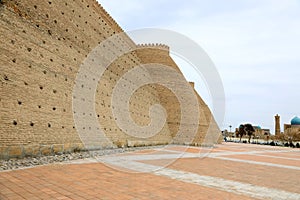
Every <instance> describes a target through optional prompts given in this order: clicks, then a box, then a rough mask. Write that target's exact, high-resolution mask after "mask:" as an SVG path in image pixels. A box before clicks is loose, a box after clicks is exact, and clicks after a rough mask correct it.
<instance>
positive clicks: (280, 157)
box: [255, 154, 300, 161]
mask: <svg viewBox="0 0 300 200" xmlns="http://www.w3.org/2000/svg"><path fill="white" fill-rule="evenodd" d="M255 156H262V157H268V158H279V159H286V160H295V161H297V160H298V161H300V159H299V158H288V157H282V156H270V155H262V154H255Z"/></svg>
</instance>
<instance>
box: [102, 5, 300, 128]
mask: <svg viewBox="0 0 300 200" xmlns="http://www.w3.org/2000/svg"><path fill="white" fill-rule="evenodd" d="M98 1H99V3H100V4H101V5H102V6H103V7H104V8H105V9H106V10H107V11H108V12H109V13H110V15H111V16H112V17H113V18H114V19H115V20H116V21H117V23H118V24H119V25H120V26H121V27H122V28H123V30H125V31H131V30H135V29H141V28H161V29H168V30H172V31H176V32H178V33H181V34H184V35H186V36H187V37H189V38H190V39H192V40H194V41H195V42H197V43H198V44H199V45H200V46H201V47H202V48H203V49H204V50H205V51H206V53H207V54H208V55H209V57H210V58H211V59H212V61H213V62H214V64H215V66H216V68H217V70H218V72H219V74H220V76H221V79H222V81H223V86H224V92H225V96H226V97H225V99H226V100H225V104H226V108H225V109H226V112H225V118H224V121H223V123H221V124H219V126H220V128H221V129H222V130H223V129H228V130H229V125H232V127H233V128H236V127H238V126H239V124H241V123H252V124H253V125H259V126H261V127H262V128H268V129H271V132H272V133H274V126H275V124H274V116H275V115H276V114H279V115H280V116H281V128H282V131H283V124H285V123H290V120H291V119H292V118H293V117H294V116H300V81H299V79H300V0H210V1H207V0H189V1H182V0H181V1H179V0H143V1H141V0H123V1H116V0H114V1H113V0H98ZM172 57H173V59H174V60H175V61H176V63H177V64H178V66H179V67H180V69H181V70H182V71H183V73H184V75H185V77H186V79H187V80H188V81H193V82H195V88H196V90H197V92H198V93H199V94H200V96H202V97H203V99H204V100H205V101H206V103H207V104H208V105H209V107H210V108H211V110H213V109H212V106H213V105H212V99H211V96H210V95H209V94H210V92H209V91H208V89H207V87H206V86H205V81H204V80H203V79H202V78H201V77H198V76H195V73H193V71H192V67H190V66H188V64H187V63H186V62H185V61H183V60H181V59H180V58H178V57H176V56H174V55H172ZM233 128H232V130H233Z"/></svg>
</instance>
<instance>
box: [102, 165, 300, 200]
mask: <svg viewBox="0 0 300 200" xmlns="http://www.w3.org/2000/svg"><path fill="white" fill-rule="evenodd" d="M105 163H107V164H111V165H115V166H119V167H123V168H127V169H129V170H133V171H137V172H141V173H152V174H155V175H158V176H164V177H168V178H171V179H174V180H179V181H182V182H186V183H193V184H197V185H200V186H204V187H209V188H214V189H218V190H222V191H225V192H230V193H235V194H239V195H245V196H249V197H252V198H258V199H274V200H290V199H300V194H298V193H293V192H287V191H284V190H279V189H274V188H267V187H262V186H256V185H252V184H248V183H242V182H238V181H232V180H226V179H222V178H218V177H212V176H203V175H198V174H195V173H191V172H185V171H179V170H173V169H168V168H165V167H161V166H155V165H150V164H145V163H140V162H136V161H131V162H128V161H124V160H122V161H117V160H114V161H109V160H106V161H105Z"/></svg>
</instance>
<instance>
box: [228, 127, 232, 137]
mask: <svg viewBox="0 0 300 200" xmlns="http://www.w3.org/2000/svg"><path fill="white" fill-rule="evenodd" d="M231 128H232V126H231V125H229V134H230V141H232V139H231V137H232V134H231Z"/></svg>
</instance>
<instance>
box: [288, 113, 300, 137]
mask: <svg viewBox="0 0 300 200" xmlns="http://www.w3.org/2000/svg"><path fill="white" fill-rule="evenodd" d="M284 134H286V135H288V136H290V137H293V138H294V139H295V140H300V118H299V117H297V116H295V117H294V118H293V119H291V123H290V124H284Z"/></svg>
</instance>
